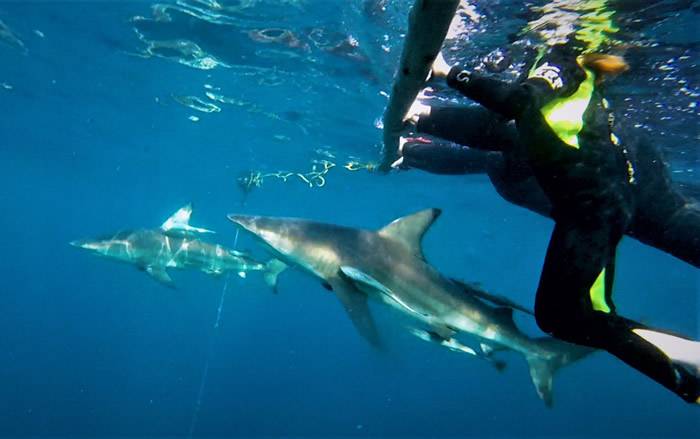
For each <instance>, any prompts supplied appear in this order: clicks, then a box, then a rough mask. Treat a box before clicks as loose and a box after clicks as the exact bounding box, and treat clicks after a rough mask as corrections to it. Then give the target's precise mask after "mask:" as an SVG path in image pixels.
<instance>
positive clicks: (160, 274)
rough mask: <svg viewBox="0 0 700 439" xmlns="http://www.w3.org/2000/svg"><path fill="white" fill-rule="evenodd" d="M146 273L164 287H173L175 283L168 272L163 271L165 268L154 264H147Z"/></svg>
mask: <svg viewBox="0 0 700 439" xmlns="http://www.w3.org/2000/svg"><path fill="white" fill-rule="evenodd" d="M146 273H148V274H149V275H150V276H151V277H152V278H153V279H155V280H157V281H158V282H160V283H161V284H163V285H165V286H166V287H169V288H175V283H174V282H173V280H172V279H171V278H170V275H169V274H168V272H167V271H165V268H163V267H159V266H156V265H149V266H148V267H146Z"/></svg>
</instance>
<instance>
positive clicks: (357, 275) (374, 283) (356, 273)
mask: <svg viewBox="0 0 700 439" xmlns="http://www.w3.org/2000/svg"><path fill="white" fill-rule="evenodd" d="M340 274H341V275H342V276H344V277H346V278H347V279H348V281H349V282H351V283H352V284H354V285H355V287H357V289H358V290H360V291H363V292H366V293H367V294H376V293H378V294H381V295H384V296H386V297H389V298H390V299H391V300H393V301H394V302H396V303H398V304H399V305H401V307H403V308H404V309H405V310H407V311H408V312H410V313H413V314H417V315H419V316H421V317H428V315H426V314H424V313H421V312H420V311H417V310H416V309H414V308H412V307H411V306H410V305H408V304H407V303H406V302H405V301H404V300H402V299H401V298H400V297H399V296H398V295H397V294H395V293H394V292H393V291H391V290H390V289H389V288H388V287H386V286H385V285H384V284H382V283H381V282H379V281H378V280H377V279H375V278H373V277H372V276H370V275H369V274H367V273H365V272H363V271H362V270H359V269H357V268H354V267H350V266H347V265H344V266H341V267H340Z"/></svg>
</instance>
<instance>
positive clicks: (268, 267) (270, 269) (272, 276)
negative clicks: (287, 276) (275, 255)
mask: <svg viewBox="0 0 700 439" xmlns="http://www.w3.org/2000/svg"><path fill="white" fill-rule="evenodd" d="M286 268H287V265H286V264H285V263H284V262H282V261H280V260H279V259H270V260H269V261H268V262H267V264H265V271H264V272H263V278H264V279H265V283H266V284H267V285H269V286H270V287H271V288H272V291H274V292H275V293H277V277H278V276H279V275H280V273H282V272H283V271H284V270H285V269H286Z"/></svg>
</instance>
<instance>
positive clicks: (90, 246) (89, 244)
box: [70, 239, 103, 250]
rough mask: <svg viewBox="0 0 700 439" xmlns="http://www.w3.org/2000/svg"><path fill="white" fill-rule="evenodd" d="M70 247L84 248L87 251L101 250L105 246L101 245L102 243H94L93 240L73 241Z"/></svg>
mask: <svg viewBox="0 0 700 439" xmlns="http://www.w3.org/2000/svg"><path fill="white" fill-rule="evenodd" d="M70 245H72V246H73V247H78V248H84V249H86V250H99V249H100V248H102V247H103V244H102V243H100V241H94V240H91V239H76V240H75V241H71V242H70Z"/></svg>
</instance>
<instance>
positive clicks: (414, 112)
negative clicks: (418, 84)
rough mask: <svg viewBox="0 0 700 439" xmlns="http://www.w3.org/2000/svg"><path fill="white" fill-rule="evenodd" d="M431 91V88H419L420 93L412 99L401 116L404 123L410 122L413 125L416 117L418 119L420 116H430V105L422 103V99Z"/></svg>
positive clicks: (416, 120) (416, 121) (415, 122)
mask: <svg viewBox="0 0 700 439" xmlns="http://www.w3.org/2000/svg"><path fill="white" fill-rule="evenodd" d="M432 91H433V89H432V88H430V87H426V88H424V89H423V90H421V92H420V93H418V96H416V100H415V101H413V104H411V107H410V108H409V109H408V111H407V112H406V114H405V115H404V117H403V121H404V123H411V124H413V125H415V124H417V123H418V119H420V118H421V116H430V105H426V104H424V103H423V100H424V99H426V98H429V97H430V96H428V95H427V93H429V92H432Z"/></svg>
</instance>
